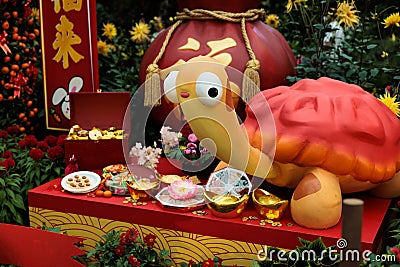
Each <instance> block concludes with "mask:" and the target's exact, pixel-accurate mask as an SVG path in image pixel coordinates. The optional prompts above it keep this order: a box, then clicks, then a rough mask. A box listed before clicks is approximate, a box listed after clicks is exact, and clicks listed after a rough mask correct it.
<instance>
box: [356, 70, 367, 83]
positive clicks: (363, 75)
mask: <svg viewBox="0 0 400 267" xmlns="http://www.w3.org/2000/svg"><path fill="white" fill-rule="evenodd" d="M358 77H359V78H360V79H361V80H362V81H365V80H366V79H367V72H366V71H365V70H363V71H360V72H359V73H358Z"/></svg>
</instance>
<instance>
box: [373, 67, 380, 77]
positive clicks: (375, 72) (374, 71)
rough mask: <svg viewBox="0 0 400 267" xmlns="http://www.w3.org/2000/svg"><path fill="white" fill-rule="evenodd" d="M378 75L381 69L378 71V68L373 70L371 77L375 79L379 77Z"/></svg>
mask: <svg viewBox="0 0 400 267" xmlns="http://www.w3.org/2000/svg"><path fill="white" fill-rule="evenodd" d="M378 73H379V69H377V68H373V69H371V76H372V77H375V76H376V75H378Z"/></svg>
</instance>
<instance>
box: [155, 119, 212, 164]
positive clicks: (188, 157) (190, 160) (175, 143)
mask: <svg viewBox="0 0 400 267" xmlns="http://www.w3.org/2000/svg"><path fill="white" fill-rule="evenodd" d="M160 133H161V143H162V146H163V151H164V154H165V155H166V157H167V158H173V159H177V160H179V161H181V162H182V163H183V164H186V165H189V166H190V165H192V164H193V165H197V166H208V165H209V164H210V163H211V161H212V160H213V159H214V155H213V154H212V153H210V152H209V151H207V149H206V148H205V147H202V146H201V144H200V141H199V140H198V138H197V137H196V135H195V134H194V133H193V132H192V130H191V129H190V127H189V125H188V124H185V126H184V127H183V128H182V129H181V131H180V132H174V131H171V127H169V126H163V127H162V128H161V130H160Z"/></svg>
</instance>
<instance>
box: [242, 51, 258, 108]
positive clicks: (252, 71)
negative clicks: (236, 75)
mask: <svg viewBox="0 0 400 267" xmlns="http://www.w3.org/2000/svg"><path fill="white" fill-rule="evenodd" d="M259 70H260V62H259V61H258V60H257V59H250V60H249V61H248V62H247V64H246V69H245V71H244V76H243V82H242V99H243V100H244V101H245V102H246V103H248V102H249V101H250V99H252V98H253V96H255V95H256V94H257V93H258V92H260V74H259V72H258V71H259Z"/></svg>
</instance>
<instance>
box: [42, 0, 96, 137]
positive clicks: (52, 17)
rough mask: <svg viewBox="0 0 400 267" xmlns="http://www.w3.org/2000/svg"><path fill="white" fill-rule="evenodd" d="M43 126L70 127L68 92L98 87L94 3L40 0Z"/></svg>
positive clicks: (92, 89) (92, 0)
mask: <svg viewBox="0 0 400 267" xmlns="http://www.w3.org/2000/svg"><path fill="white" fill-rule="evenodd" d="M40 15H41V32H42V40H41V41H42V57H43V83H44V96H45V111H46V125H47V128H48V129H52V130H66V129H69V128H70V106H69V93H71V92H93V91H96V90H97V89H98V88H99V81H98V67H97V66H98V65H97V30H96V1H95V0H41V1H40Z"/></svg>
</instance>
